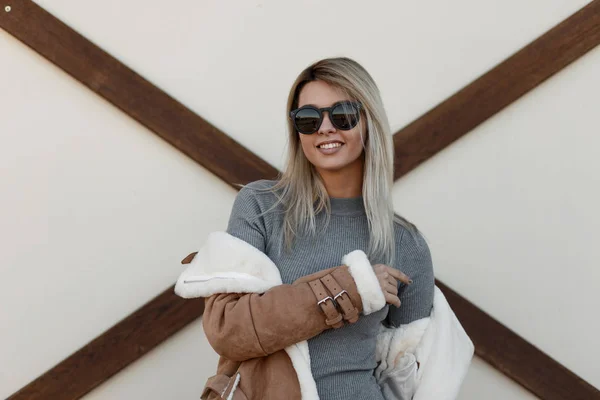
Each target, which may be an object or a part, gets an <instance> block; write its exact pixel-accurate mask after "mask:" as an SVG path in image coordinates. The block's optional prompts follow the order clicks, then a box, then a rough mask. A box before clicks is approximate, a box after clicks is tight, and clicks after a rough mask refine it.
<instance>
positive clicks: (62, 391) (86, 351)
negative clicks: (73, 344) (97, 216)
mask: <svg viewBox="0 0 600 400" xmlns="http://www.w3.org/2000/svg"><path fill="white" fill-rule="evenodd" d="M203 311H204V301H203V300H202V299H194V300H184V299H182V298H181V297H179V296H177V295H175V293H174V292H173V287H171V288H169V289H167V290H165V291H164V292H163V293H161V294H160V295H158V296H157V297H155V298H154V299H152V300H150V301H149V302H148V303H146V304H145V305H144V306H142V307H141V308H139V309H138V310H136V311H135V312H133V313H132V314H130V315H129V316H128V317H127V318H125V319H124V320H122V321H120V322H119V323H117V324H116V325H115V326H113V327H112V328H110V329H109V330H107V331H106V332H104V333H103V334H101V335H100V336H98V337H97V338H96V339H94V340H93V341H91V342H90V343H88V344H87V345H85V346H84V347H82V348H81V349H79V350H78V351H77V352H75V353H73V354H72V355H71V356H69V357H68V358H67V359H65V360H64V361H62V362H60V363H59V364H58V365H56V366H55V367H53V368H52V369H50V370H49V371H47V372H46V373H44V374H43V375H42V376H40V377H39V378H37V379H36V380H34V381H33V382H31V383H29V384H28V385H27V386H25V387H23V388H22V389H21V390H19V391H18V392H16V393H15V394H13V395H12V396H11V397H9V400H48V399H52V400H63V399H65V400H66V399H78V398H81V397H82V396H83V395H85V394H86V393H88V392H89V391H91V390H92V389H93V388H95V387H96V386H98V385H100V384H101V383H102V382H104V381H106V380H107V379H108V378H110V377H111V376H113V375H114V374H116V373H117V372H119V371H120V370H121V369H123V368H125V367H126V366H127V365H129V364H131V363H132V362H134V361H135V360H137V359H138V358H140V357H142V356H143V355H144V354H146V353H147V352H149V351H150V350H152V349H153V348H155V347H156V346H157V345H158V344H160V343H162V342H163V341H164V340H165V339H167V338H169V337H170V336H171V335H173V334H175V333H177V332H178V331H179V330H180V329H181V328H183V327H184V326H186V325H187V324H188V323H190V322H192V321H194V320H195V319H197V318H198V317H200V316H201V315H202V312H203Z"/></svg>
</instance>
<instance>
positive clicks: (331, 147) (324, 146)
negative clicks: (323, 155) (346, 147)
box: [319, 142, 342, 149]
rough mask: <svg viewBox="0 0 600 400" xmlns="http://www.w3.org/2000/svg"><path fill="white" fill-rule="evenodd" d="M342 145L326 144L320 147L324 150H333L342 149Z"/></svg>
mask: <svg viewBox="0 0 600 400" xmlns="http://www.w3.org/2000/svg"><path fill="white" fill-rule="evenodd" d="M341 145H342V144H341V143H339V142H338V143H325V144H322V145H320V146H319V147H320V148H322V149H333V148H336V147H340V146H341Z"/></svg>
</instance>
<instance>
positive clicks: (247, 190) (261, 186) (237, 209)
mask: <svg viewBox="0 0 600 400" xmlns="http://www.w3.org/2000/svg"><path fill="white" fill-rule="evenodd" d="M276 183H277V181H273V180H266V179H261V180H258V181H254V182H250V183H248V184H247V185H244V186H242V188H241V189H240V191H239V192H238V194H237V196H236V198H235V201H234V203H233V208H232V216H236V217H239V216H245V217H249V216H258V215H263V213H265V212H267V211H273V210H274V208H275V207H274V206H277V203H278V200H279V198H278V196H277V192H276V189H275V185H276Z"/></svg>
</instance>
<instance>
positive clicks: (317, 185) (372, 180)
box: [271, 57, 412, 264]
mask: <svg viewBox="0 0 600 400" xmlns="http://www.w3.org/2000/svg"><path fill="white" fill-rule="evenodd" d="M316 80H319V81H323V82H325V83H327V84H329V85H331V86H333V87H336V88H337V89H339V90H341V91H342V92H343V93H344V94H346V95H347V96H348V98H350V99H352V100H355V101H358V102H360V103H361V104H362V111H361V117H362V118H361V125H360V126H361V128H360V129H361V137H363V138H364V133H368V135H367V140H366V141H365V140H364V139H363V146H364V172H363V186H362V187H363V189H362V197H363V201H364V206H365V212H366V216H367V220H368V224H369V232H370V238H369V249H368V254H369V256H370V258H372V259H373V258H374V259H377V260H381V262H385V263H389V264H392V263H393V260H394V249H395V238H394V221H396V222H398V223H400V224H402V225H403V226H406V227H407V228H409V227H411V226H412V224H410V223H409V222H408V221H406V220H404V219H403V218H395V215H394V210H393V205H392V193H391V189H392V185H393V182H394V181H393V174H394V145H393V140H392V134H391V131H390V126H389V123H388V120H387V115H386V113H385V109H384V107H383V102H382V100H381V96H380V93H379V89H378V88H377V85H376V84H375V81H374V80H373V78H372V77H371V76H370V75H369V73H368V72H367V71H366V70H365V69H364V68H363V67H362V66H361V65H360V64H358V63H357V62H356V61H353V60H351V59H349V58H345V57H342V58H327V59H323V60H321V61H318V62H316V63H314V64H312V65H311V66H309V67H308V68H306V69H305V70H304V71H302V72H301V73H300V75H299V76H298V78H297V79H296V81H295V82H294V84H293V85H292V88H291V90H290V93H289V96H288V102H287V110H286V111H287V115H288V116H289V114H290V111H292V110H294V109H296V108H297V107H298V97H299V95H300V92H301V90H302V88H303V87H304V85H306V84H307V83H308V82H312V81H316ZM363 120H364V121H363ZM365 125H366V129H367V131H366V132H364V128H365ZM288 134H289V146H288V157H287V164H286V167H285V169H284V171H283V173H282V174H281V175H280V177H279V180H278V182H277V183H276V184H275V185H274V186H273V187H271V190H272V191H273V193H275V194H276V196H277V197H278V198H279V202H278V203H283V205H284V210H285V211H284V212H285V214H284V218H283V224H284V227H283V229H284V235H283V238H284V241H285V244H286V247H287V248H288V249H289V248H291V243H292V241H293V238H294V237H295V236H296V235H298V234H299V233H309V234H315V233H316V215H317V214H318V213H319V212H321V211H323V210H326V211H327V218H329V215H330V213H329V212H330V210H331V207H330V201H329V195H328V193H327V190H326V189H325V185H324V184H323V182H322V180H321V178H320V176H319V174H318V173H317V172H316V170H315V168H314V167H313V166H312V164H311V163H310V162H309V161H308V159H307V158H306V156H305V155H304V152H303V150H302V146H301V144H300V139H299V133H298V132H297V131H296V129H295V128H294V125H293V121H292V120H291V118H289V117H288ZM328 220H329V219H328Z"/></svg>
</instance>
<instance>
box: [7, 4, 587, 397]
mask: <svg viewBox="0 0 600 400" xmlns="http://www.w3.org/2000/svg"><path fill="white" fill-rule="evenodd" d="M594 3H598V1H595V2H594ZM11 6H12V10H11V12H10V13H5V14H0V27H2V28H4V29H5V30H7V31H8V32H9V33H11V34H13V35H14V36H15V37H17V38H19V39H20V40H21V41H23V42H24V43H25V44H27V45H29V46H30V47H31V48H33V49H34V50H35V51H37V52H38V53H40V54H41V55H43V56H44V57H46V58H48V59H49V60H50V61H51V62H53V63H55V64H56V65H58V66H59V67H61V68H62V69H63V70H65V71H66V72H68V73H69V74H71V75H72V76H73V77H74V78H75V79H77V80H80V81H81V82H82V83H83V84H85V85H86V86H88V87H89V88H90V89H92V90H93V91H94V92H96V93H98V94H99V95H101V96H103V97H104V98H105V99H107V100H108V101H110V102H112V103H113V104H115V105H116V106H117V107H119V108H120V109H121V110H123V111H124V112H126V113H127V114H129V115H131V116H132V117H133V118H135V119H136V120H138V121H140V122H141V123H142V124H143V125H145V126H147V127H148V128H149V129H151V130H152V131H154V132H155V133H157V134H159V135H160V136H161V137H163V138H165V139H166V140H167V141H169V143H172V144H173V145H175V146H176V147H177V148H178V149H180V150H181V151H182V152H184V153H185V154H187V155H189V156H190V157H191V158H192V159H194V160H196V161H197V162H199V163H200V164H202V165H203V166H205V167H206V168H207V169H209V170H211V171H212V172H214V173H215V174H216V175H218V176H219V177H220V178H221V179H223V180H224V181H225V182H227V183H229V184H231V185H232V186H233V185H234V184H235V183H246V182H248V181H252V180H256V179H260V178H269V177H273V176H275V175H276V173H277V171H276V170H275V169H274V168H273V167H271V166H270V165H268V164H267V163H265V162H264V161H262V160H261V159H260V158H259V157H257V156H256V155H254V154H253V153H251V152H249V151H248V150H247V149H245V148H243V147H242V146H240V145H239V144H237V143H236V142H234V141H233V140H232V139H230V138H228V137H227V136H226V135H224V134H223V133H222V132H220V131H218V130H217V129H216V128H215V127H213V126H211V125H210V124H208V123H207V122H206V121H204V120H203V119H202V118H200V117H199V116H197V115H195V114H193V113H192V112H191V111H190V110H188V109H186V108H185V107H183V106H182V105H181V104H179V103H177V102H176V101H175V100H174V99H172V98H170V97H169V96H168V95H167V94H165V93H164V92H162V91H160V90H158V89H157V88H154V87H153V86H152V85H151V84H150V83H149V82H147V81H146V80H144V79H143V78H141V77H140V76H138V75H137V74H135V72H133V71H131V70H130V69H129V68H127V67H125V66H123V65H122V64H120V63H119V62H118V61H117V60H115V59H114V58H112V57H111V56H110V55H108V54H107V53H105V52H103V51H102V50H100V49H99V48H97V47H96V46H94V45H93V44H92V43H90V42H89V41H87V40H86V39H85V38H83V37H81V36H80V35H78V34H77V33H75V32H74V31H72V30H71V29H70V28H68V27H67V26H66V25H64V24H62V23H61V22H60V21H58V20H57V19H55V18H54V17H52V16H51V15H50V14H48V13H46V12H45V11H44V10H42V9H41V8H39V7H37V6H36V5H35V4H34V3H32V2H30V1H17V0H14V1H12V3H11ZM588 10H589V9H588ZM588 12H589V11H588ZM582 54H583V53H582ZM531 72H532V73H535V72H536V70H532V71H531ZM113 74H114V75H113ZM456 110H458V111H460V107H459V108H457V109H456ZM458 111H457V112H458ZM447 112H449V111H447ZM434 117H435V115H434ZM429 138H430V139H431V143H434V144H435V143H436V140H438V139H437V138H436V136H435V135H434V136H430V137H429ZM411 140H413V141H414V140H416V139H414V138H413V139H411ZM417 147H419V148H421V147H422V148H424V149H428V151H431V149H434V148H436V146H435V145H427V144H426V143H425V144H423V146H421V145H419V146H417ZM438 148H439V149H441V148H443V147H439V146H438ZM223 149H226V152H227V153H230V154H231V157H230V158H229V157H227V156H225V157H224V156H223V154H224V152H223ZM232 149H233V151H232ZM430 155H431V154H430ZM421 161H422V160H421ZM421 161H419V162H421ZM417 164H418V163H413V164H412V166H410V164H407V165H409V166H410V168H414V167H415V166H416V165H417ZM403 168H406V167H403ZM445 290H446V293H450V292H449V289H448V288H445ZM447 295H448V294H447ZM454 295H455V296H449V297H450V298H449V299H450V300H451V303H452V305H453V307H454V308H455V311H456V312H457V315H459V317H460V318H461V319H464V318H471V319H467V322H465V325H466V327H467V332H468V333H469V334H470V335H471V336H472V337H473V338H474V339H476V346H477V353H478V354H479V355H480V356H481V357H482V358H483V359H484V360H486V361H488V362H490V363H491V364H492V365H494V366H497V367H499V368H500V369H501V371H502V372H504V373H505V374H507V375H508V376H509V377H511V378H513V379H515V380H516V381H517V382H519V383H521V384H523V382H525V384H524V386H525V387H527V388H528V389H529V390H532V391H533V392H534V393H535V394H537V395H538V396H540V397H541V398H549V399H558V398H569V399H571V398H575V397H544V396H545V393H546V392H544V391H542V389H539V387H538V386H539V384H540V382H541V383H543V384H548V385H550V386H549V387H546V389H545V390H546V391H548V392H552V393H561V391H560V390H558V391H557V390H555V388H553V386H552V384H553V382H558V383H559V384H560V385H561V387H563V388H565V387H566V388H571V387H576V386H578V385H580V384H581V379H580V378H578V377H577V376H576V375H574V374H572V373H570V372H569V371H568V370H566V369H564V367H560V368H553V367H552V363H553V362H554V363H555V361H553V360H551V359H550V358H549V357H548V356H547V355H545V354H543V353H541V352H540V351H539V350H537V349H536V348H535V347H534V346H532V345H531V344H529V343H527V342H526V341H523V340H522V339H521V341H522V343H520V344H517V343H516V341H517V340H518V339H517V338H518V337H517V338H516V337H515V335H514V333H512V332H510V331H509V330H508V329H507V328H505V327H503V326H502V325H500V324H499V325H500V327H501V328H504V330H502V329H501V328H498V329H497V330H495V331H494V334H495V337H496V339H497V340H496V341H495V342H491V341H489V340H487V341H486V340H485V336H490V335H489V334H487V335H480V334H479V333H478V329H479V327H480V326H481V327H485V326H491V327H495V325H494V324H498V323H497V321H494V320H493V319H491V317H489V316H488V315H487V314H485V313H483V312H482V311H481V310H479V309H477V307H475V306H474V305H472V304H470V303H468V304H470V306H466V305H465V304H464V303H461V301H460V300H461V299H462V298H461V297H460V296H458V295H456V294H454ZM462 300H464V299H462ZM156 310H172V311H171V312H170V313H172V314H174V318H173V319H171V318H170V317H169V316H168V315H167V314H169V312H159V311H156ZM173 310H174V311H173ZM473 310H475V311H473ZM477 312H479V314H478V313H477ZM200 314H201V305H200V303H198V302H192V301H184V300H181V299H179V298H177V297H176V296H175V295H174V294H173V292H172V289H169V290H167V291H165V292H164V293H163V294H161V295H160V296H159V297H157V298H156V299H155V300H152V301H150V302H149V303H147V304H146V305H145V306H144V307H142V308H141V309H140V310H138V311H137V312H136V313H134V314H132V315H131V316H129V317H127V318H126V319H125V320H123V321H122V322H120V323H118V324H117V325H115V326H114V327H113V328H111V329H110V330H109V331H107V332H105V333H104V334H103V335H101V336H99V337H98V338H97V339H95V340H94V341H92V342H90V343H89V344H88V345H87V346H85V347H84V348H82V349H81V350H79V351H78V352H76V353H74V354H73V355H72V356H70V357H69V358H67V359H66V360H65V361H63V362H62V363H60V364H59V365H57V366H56V367H54V368H52V369H51V370H50V371H48V372H47V373H45V374H44V375H42V376H41V377H39V378H38V379H36V380H35V381H33V382H32V383H31V384H29V385H28V386H26V387H25V388H23V389H22V390H21V391H19V392H18V393H17V394H15V395H14V396H13V397H11V398H19V399H20V398H27V399H36V398H53V399H72V398H78V397H80V396H81V395H82V394H84V393H87V392H89V391H90V390H91V389H92V388H94V387H96V386H97V385H98V384H100V383H101V382H103V381H105V380H107V379H109V378H110V377H111V376H112V375H114V374H115V373H117V372H118V371H119V370H121V369H122V368H123V367H124V366H126V365H127V364H129V363H131V362H133V361H135V360H136V359H137V358H139V357H140V356H141V355H143V354H144V353H145V352H147V351H150V350H151V349H152V348H153V347H155V346H157V345H158V344H160V343H161V342H162V341H163V340H164V339H165V338H167V337H168V336H170V335H171V334H173V333H174V332H176V331H177V330H179V329H180V328H181V327H183V326H185V324H187V323H189V322H190V321H192V320H193V319H194V318H197V317H198V316H199V315H200ZM471 315H475V316H474V317H473V316H471ZM465 316H466V317H465ZM482 329H483V328H482ZM123 332H125V333H123ZM136 332H137V333H136ZM496 343H501V345H502V347H499V346H497V345H496ZM498 348H501V349H505V350H504V351H498ZM510 349H512V350H510ZM524 349H525V351H524ZM508 350H510V351H511V352H510V353H507V351H508ZM521 354H528V355H531V356H532V357H533V358H534V359H535V360H536V362H537V365H538V369H537V370H538V371H543V370H544V368H545V365H546V364H547V363H548V365H550V370H551V371H552V375H549V376H551V379H548V380H544V379H542V378H540V377H539V376H538V375H537V374H536V373H535V371H533V370H532V369H525V370H520V369H518V368H514V367H505V366H506V365H509V366H510V365H512V364H510V363H505V362H503V360H504V358H503V357H506V359H507V360H508V359H511V360H513V363H514V360H519V357H520V355H521ZM584 383H585V382H584ZM586 385H587V384H586ZM588 386H589V385H588ZM65 388H67V389H65ZM575 390H577V389H575ZM536 391H539V393H538V392H536ZM575 393H577V392H575ZM582 393H584V392H582ZM590 393H592V392H590ZM597 394H598V392H597V391H596V392H595V393H592V396H596V395H597ZM570 395H571V392H570V391H569V396H570ZM587 398H597V397H587Z"/></svg>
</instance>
